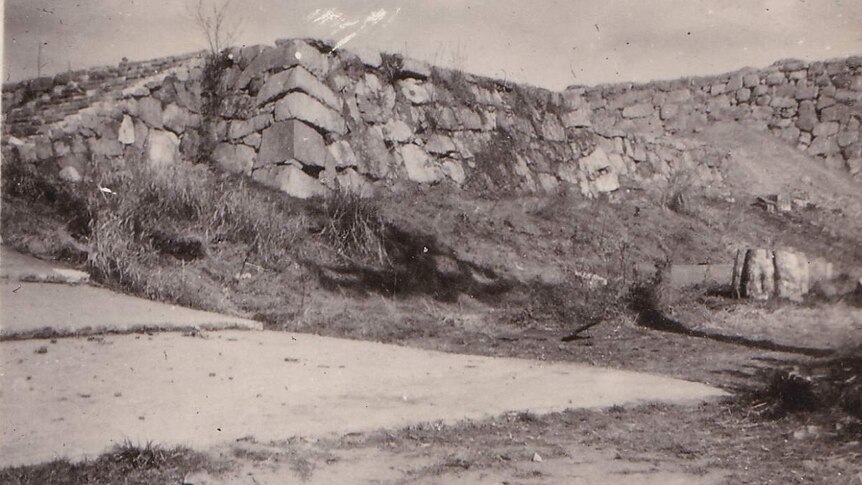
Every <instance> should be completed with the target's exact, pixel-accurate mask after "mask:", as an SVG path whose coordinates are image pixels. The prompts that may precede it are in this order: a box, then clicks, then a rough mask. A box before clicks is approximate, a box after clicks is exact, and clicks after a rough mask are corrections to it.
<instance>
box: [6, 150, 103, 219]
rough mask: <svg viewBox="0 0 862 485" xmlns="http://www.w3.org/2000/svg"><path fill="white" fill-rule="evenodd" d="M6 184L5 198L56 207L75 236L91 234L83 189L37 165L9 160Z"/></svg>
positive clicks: (55, 209)
mask: <svg viewBox="0 0 862 485" xmlns="http://www.w3.org/2000/svg"><path fill="white" fill-rule="evenodd" d="M2 183H3V196H4V197H11V198H17V199H21V200H23V201H26V202H27V203H28V204H36V205H46V206H49V207H52V208H53V210H54V211H56V213H57V214H58V215H59V216H60V217H62V218H64V219H65V220H66V221H67V227H68V228H69V232H70V233H71V234H72V235H74V236H87V235H88V224H89V221H90V217H91V214H90V209H89V207H88V204H87V200H86V198H85V197H84V196H82V195H81V190H80V188H77V187H76V186H74V185H71V184H69V183H68V182H65V181H63V180H60V178H59V177H57V176H56V175H53V174H51V173H49V172H47V171H46V170H44V169H40V167H37V166H36V165H34V164H30V163H26V162H22V161H19V160H14V159H7V158H4V159H3V162H2Z"/></svg>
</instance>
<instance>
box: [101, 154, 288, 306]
mask: <svg viewBox="0 0 862 485" xmlns="http://www.w3.org/2000/svg"><path fill="white" fill-rule="evenodd" d="M247 183H248V182H246V180H245V179H243V178H241V177H232V176H216V175H214V174H212V173H211V172H209V170H207V169H206V167H203V166H196V167H189V166H177V167H171V168H167V169H163V170H161V171H155V170H150V169H148V168H146V167H138V168H135V169H133V170H131V171H125V172H115V173H110V174H106V175H104V176H103V182H102V184H103V185H104V186H108V187H111V188H112V190H113V191H114V192H115V194H111V195H101V196H97V197H93V198H92V206H93V209H92V213H93V214H95V217H94V218H93V219H92V223H91V224H92V227H91V232H92V250H91V253H90V260H89V266H90V269H91V271H92V272H93V275H94V277H96V278H97V279H101V280H107V281H112V282H115V283H117V284H119V285H120V286H121V287H124V288H127V289H131V290H133V291H135V292H143V293H144V294H147V295H148V296H154V293H153V292H154V291H155V290H154V289H153V288H152V284H151V283H149V282H148V278H149V277H150V276H151V275H148V274H147V273H148V272H147V271H146V268H154V267H158V266H160V264H159V259H160V258H163V257H173V258H176V259H179V260H183V261H188V260H194V259H198V258H202V257H204V256H205V255H206V251H207V248H208V247H210V246H212V245H215V244H219V243H222V242H229V243H235V244H242V245H245V246H246V247H247V254H248V258H247V259H253V260H254V261H255V262H257V263H259V264H262V265H265V266H270V267H277V266H278V265H280V264H283V263H284V262H285V261H286V260H287V259H290V251H291V249H292V248H293V247H294V246H295V243H296V242H297V240H298V239H299V238H301V237H302V235H303V233H304V231H305V218H304V216H302V215H301V214H297V213H296V210H295V208H294V207H291V205H290V202H289V200H288V199H287V198H286V197H285V196H283V195H282V194H278V193H273V192H270V191H266V190H262V189H251V188H249V187H248V186H247ZM159 296H163V295H159Z"/></svg>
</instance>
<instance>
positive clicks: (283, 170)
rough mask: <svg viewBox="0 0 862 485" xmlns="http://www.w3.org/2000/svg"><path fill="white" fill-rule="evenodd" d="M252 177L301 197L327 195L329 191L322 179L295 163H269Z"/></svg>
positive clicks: (257, 170) (308, 197) (293, 195)
mask: <svg viewBox="0 0 862 485" xmlns="http://www.w3.org/2000/svg"><path fill="white" fill-rule="evenodd" d="M252 178H253V179H254V180H256V181H258V182H260V183H262V184H264V185H266V186H268V187H272V188H274V189H278V190H281V191H282V192H284V193H286V194H288V195H290V196H292V197H296V198H299V199H310V198H312V197H322V196H325V195H326V194H327V193H328V192H329V191H328V189H327V188H326V187H325V186H324V185H323V184H322V183H320V180H318V179H316V178H314V177H312V176H311V175H308V174H307V173H305V172H303V171H302V169H300V168H299V167H296V166H294V165H269V166H266V167H263V168H259V169H256V170H255V171H254V172H253V173H252Z"/></svg>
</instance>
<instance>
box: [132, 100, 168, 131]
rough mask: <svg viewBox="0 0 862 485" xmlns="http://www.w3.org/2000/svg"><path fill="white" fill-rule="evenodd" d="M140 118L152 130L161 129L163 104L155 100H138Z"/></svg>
mask: <svg viewBox="0 0 862 485" xmlns="http://www.w3.org/2000/svg"><path fill="white" fill-rule="evenodd" d="M138 118H140V119H141V120H142V121H143V122H144V123H146V124H147V126H149V127H150V128H156V129H161V128H162V127H163V126H164V125H163V118H162V102H161V101H159V100H158V99H155V98H142V99H140V100H138Z"/></svg>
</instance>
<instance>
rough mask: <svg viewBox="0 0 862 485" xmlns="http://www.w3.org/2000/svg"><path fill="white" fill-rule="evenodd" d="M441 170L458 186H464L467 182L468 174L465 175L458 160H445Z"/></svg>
mask: <svg viewBox="0 0 862 485" xmlns="http://www.w3.org/2000/svg"><path fill="white" fill-rule="evenodd" d="M441 168H442V169H443V173H445V174H446V176H447V177H449V178H450V179H452V181H453V182H455V183H456V184H457V185H462V184H463V183H464V181H465V180H467V174H466V173H464V167H463V165H461V162H459V161H458V160H453V159H447V160H444V161H443V165H442V167H441Z"/></svg>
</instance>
